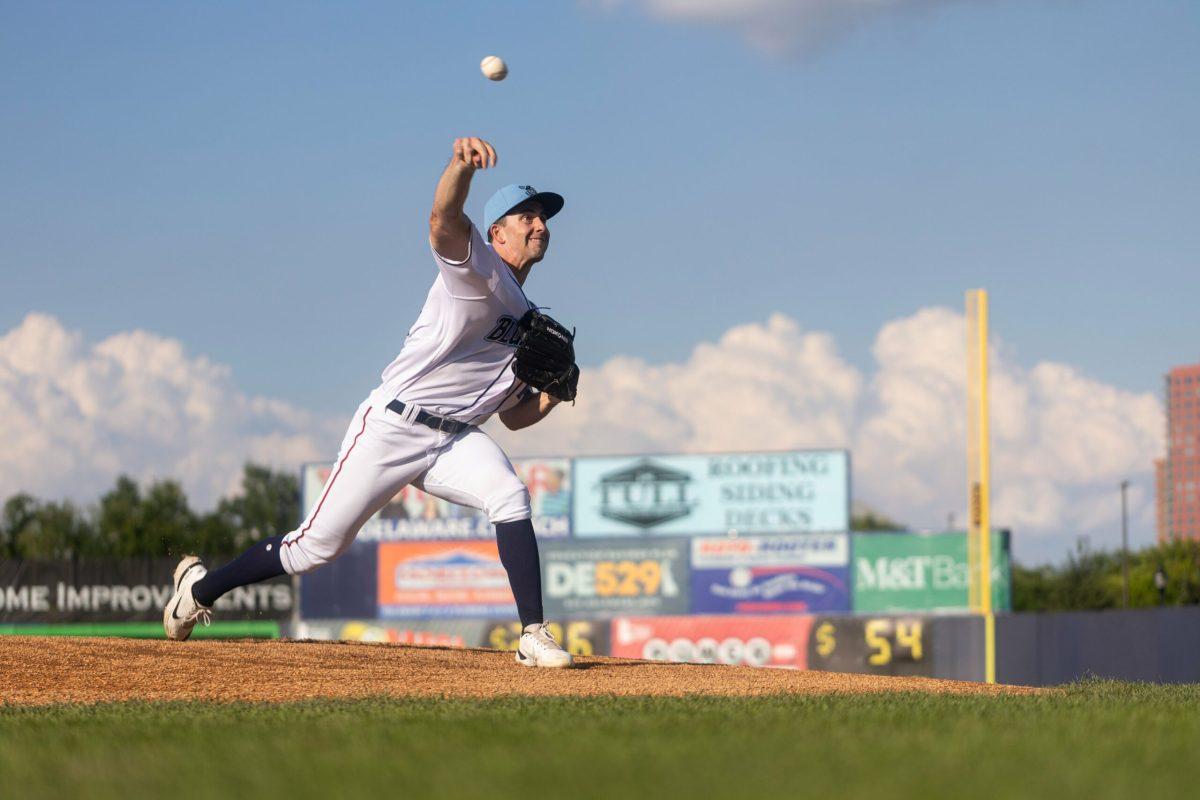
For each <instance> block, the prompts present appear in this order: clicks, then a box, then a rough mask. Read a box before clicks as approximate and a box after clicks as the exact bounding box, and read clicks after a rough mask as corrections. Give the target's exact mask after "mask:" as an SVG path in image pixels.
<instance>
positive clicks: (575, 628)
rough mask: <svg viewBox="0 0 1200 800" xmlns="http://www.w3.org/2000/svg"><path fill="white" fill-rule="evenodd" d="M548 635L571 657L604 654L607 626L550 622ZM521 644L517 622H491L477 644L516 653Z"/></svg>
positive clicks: (585, 622) (606, 647)
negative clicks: (518, 645) (481, 639)
mask: <svg viewBox="0 0 1200 800" xmlns="http://www.w3.org/2000/svg"><path fill="white" fill-rule="evenodd" d="M550 634H551V635H552V636H553V637H554V639H555V641H557V642H559V643H560V644H561V645H562V646H563V647H565V648H566V649H567V652H569V653H570V654H571V655H574V656H595V655H607V654H608V623H607V622H601V621H599V620H579V619H577V620H571V621H569V622H551V623H550ZM520 641H521V623H520V622H491V623H488V629H487V632H486V634H485V635H484V639H483V641H482V642H480V644H481V645H482V646H484V647H491V648H494V649H496V650H509V651H516V649H517V644H519V643H520Z"/></svg>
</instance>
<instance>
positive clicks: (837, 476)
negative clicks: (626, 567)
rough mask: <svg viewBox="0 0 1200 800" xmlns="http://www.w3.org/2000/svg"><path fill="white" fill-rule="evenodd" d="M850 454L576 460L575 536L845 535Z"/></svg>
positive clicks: (834, 451)
mask: <svg viewBox="0 0 1200 800" xmlns="http://www.w3.org/2000/svg"><path fill="white" fill-rule="evenodd" d="M848 462H849V456H848V454H847V453H846V451H844V450H809V451H794V452H781V453H729V454H722V455H674V456H626V457H620V458H578V459H575V462H574V466H575V471H574V475H573V478H574V482H575V483H574V485H575V493H574V506H573V508H574V515H573V526H574V534H575V535H576V536H616V535H645V534H664V535H672V534H674V535H695V534H725V533H728V532H730V531H738V532H740V533H751V534H753V533H796V532H799V531H844V530H847V529H848V528H849V523H850V511H849V508H850V504H849V463H848Z"/></svg>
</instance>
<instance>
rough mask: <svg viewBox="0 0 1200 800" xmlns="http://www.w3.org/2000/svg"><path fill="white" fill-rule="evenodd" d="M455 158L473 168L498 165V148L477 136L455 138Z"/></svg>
mask: <svg viewBox="0 0 1200 800" xmlns="http://www.w3.org/2000/svg"><path fill="white" fill-rule="evenodd" d="M454 158H455V160H457V161H460V162H462V163H463V164H466V165H467V166H469V167H471V168H473V169H487V168H488V167H494V166H496V149H495V148H494V147H492V146H491V145H490V144H488V143H487V142H485V141H484V140H483V139H480V138H479V137H477V136H467V137H464V138H462V139H455V140H454Z"/></svg>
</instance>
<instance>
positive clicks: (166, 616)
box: [163, 556, 212, 642]
mask: <svg viewBox="0 0 1200 800" xmlns="http://www.w3.org/2000/svg"><path fill="white" fill-rule="evenodd" d="M207 574H208V570H206V569H205V568H204V565H203V564H201V563H200V559H199V558H197V557H196V556H184V557H183V560H182V561H180V562H179V566H177V567H175V577H174V581H175V593H174V594H172V595H171V599H170V600H168V601H167V607H166V608H164V609H163V630H165V631H166V632H167V638H168V639H172V640H174V641H176V642H182V641H183V640H184V639H186V638H188V637H189V636H191V635H192V628H194V627H196V623H197V622H203V623H204V625H205V627H207V626H208V624H209V623H210V622H212V609H211V608H209V607H207V606H202V605H200V604H199V603H197V602H196V601H195V600H194V599H193V598H192V585H193V584H195V583H196V581H198V580H200V579H201V578H203V577H204V576H205V575H207Z"/></svg>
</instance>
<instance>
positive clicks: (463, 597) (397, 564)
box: [377, 541, 516, 619]
mask: <svg viewBox="0 0 1200 800" xmlns="http://www.w3.org/2000/svg"><path fill="white" fill-rule="evenodd" d="M378 547H379V575H378V580H377V584H378V590H379V616H380V617H382V618H384V619H409V618H418V617H431V618H437V617H495V616H511V615H513V614H514V613H515V605H516V603H515V601H514V600H513V595H512V590H511V589H509V586H508V574H507V573H506V572H505V571H504V566H503V565H502V564H501V563H500V554H499V552H498V551H497V550H496V543H495V542H494V541H491V542H472V541H463V542H384V543H382V544H380V545H378Z"/></svg>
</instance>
